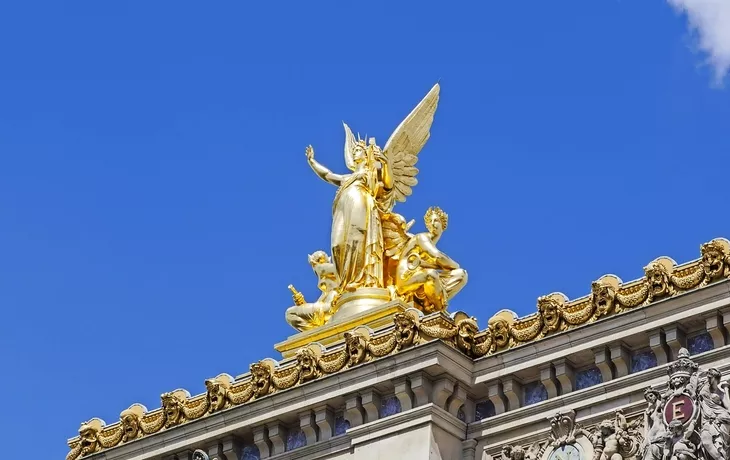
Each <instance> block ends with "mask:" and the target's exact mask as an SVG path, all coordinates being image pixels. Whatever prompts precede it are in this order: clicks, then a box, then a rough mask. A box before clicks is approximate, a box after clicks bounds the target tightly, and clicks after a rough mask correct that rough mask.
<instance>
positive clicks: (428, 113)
mask: <svg viewBox="0 0 730 460" xmlns="http://www.w3.org/2000/svg"><path fill="white" fill-rule="evenodd" d="M440 89H441V88H440V87H439V85H438V83H437V84H436V85H434V87H433V88H431V91H429V92H428V94H427V95H426V97H424V98H423V100H422V101H421V102H420V103H419V104H418V105H417V106H416V108H415V109H413V111H412V112H411V113H410V114H409V115H408V116H407V117H406V118H405V120H403V121H402V122H401V124H400V125H399V126H398V127H397V128H396V129H395V131H394V132H393V134H392V135H391V136H390V139H388V142H387V143H386V144H385V148H384V149H383V154H384V156H385V158H386V159H387V162H388V165H389V166H390V168H389V169H390V173H391V174H392V188H391V189H390V190H388V191H387V193H386V195H385V200H384V204H385V206H384V208H385V210H386V211H389V210H390V209H392V208H393V206H394V205H395V202H396V201H400V202H404V201H406V198H407V197H409V196H410V195H411V193H413V187H414V186H415V185H416V184H417V183H418V180H417V179H416V176H417V175H418V168H416V163H418V154H419V152H420V151H421V149H422V148H423V146H424V145H426V142H427V141H428V138H429V137H430V136H431V125H432V124H433V117H434V114H435V113H436V108H437V107H438V101H439V91H440Z"/></svg>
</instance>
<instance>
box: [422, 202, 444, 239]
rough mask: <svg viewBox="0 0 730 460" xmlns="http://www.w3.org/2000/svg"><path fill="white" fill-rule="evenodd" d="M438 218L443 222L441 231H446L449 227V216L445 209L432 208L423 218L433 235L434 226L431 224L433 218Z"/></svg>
mask: <svg viewBox="0 0 730 460" xmlns="http://www.w3.org/2000/svg"><path fill="white" fill-rule="evenodd" d="M434 215H435V216H436V217H438V219H439V220H440V221H441V231H444V230H446V227H448V226H449V215H448V214H446V213H445V212H444V210H443V209H441V208H439V207H438V206H431V207H430V208H428V210H427V211H426V215H425V216H423V220H424V221H425V222H426V228H427V229H428V231H429V232H431V233H433V224H432V223H431V218H432V216H434Z"/></svg>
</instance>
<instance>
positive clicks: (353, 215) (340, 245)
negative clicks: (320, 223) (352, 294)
mask: <svg viewBox="0 0 730 460" xmlns="http://www.w3.org/2000/svg"><path fill="white" fill-rule="evenodd" d="M375 176H376V174H375V173H374V171H368V170H367V169H364V168H363V169H358V170H357V171H355V172H353V173H352V174H351V175H350V176H349V177H348V178H347V179H346V180H345V182H344V183H343V184H342V185H341V186H340V188H339V189H338V190H337V194H336V195H335V200H334V203H333V205H332V238H331V245H332V259H333V262H334V264H335V267H337V273H338V275H339V277H340V291H342V292H344V291H352V290H354V289H356V288H359V287H383V231H382V226H381V221H380V211H379V210H378V203H377V201H376V199H375V187H376V183H377V182H376V181H377V179H376V177H375Z"/></svg>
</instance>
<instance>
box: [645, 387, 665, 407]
mask: <svg viewBox="0 0 730 460" xmlns="http://www.w3.org/2000/svg"><path fill="white" fill-rule="evenodd" d="M659 398H661V395H660V394H659V392H658V391H657V390H655V389H653V388H647V389H646V391H644V399H646V402H648V403H649V404H654V403H656V402H657V401H659Z"/></svg>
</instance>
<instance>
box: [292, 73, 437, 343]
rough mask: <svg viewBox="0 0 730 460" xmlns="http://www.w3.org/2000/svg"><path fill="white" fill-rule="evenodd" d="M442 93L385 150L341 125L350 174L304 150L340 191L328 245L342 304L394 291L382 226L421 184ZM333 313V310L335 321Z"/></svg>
mask: <svg viewBox="0 0 730 460" xmlns="http://www.w3.org/2000/svg"><path fill="white" fill-rule="evenodd" d="M439 91H440V87H439V85H438V84H436V85H434V87H433V88H432V89H431V91H429V92H428V94H427V95H426V97H424V98H423V100H422V101H421V102H420V103H419V104H418V105H417V106H416V107H415V108H414V109H413V111H411V113H410V114H409V115H408V116H407V117H406V118H405V119H404V120H403V121H402V122H401V124H400V125H399V126H398V127H397V128H396V129H395V131H394V132H393V134H392V135H391V136H390V138H389V139H388V142H386V144H385V148H383V149H381V148H380V147H379V146H378V145H377V144H376V143H375V139H374V138H370V139H369V140H368V141H367V142H366V140H365V139H360V136H359V135H358V136H357V137H355V135H354V134H353V132H352V130H351V129H350V127H349V126H347V124H345V123H343V125H344V128H345V165H346V166H347V168H348V169H349V170H350V172H349V173H347V174H337V173H334V172H332V171H331V170H330V169H328V168H327V167H325V166H323V165H322V164H320V163H319V162H318V161H317V160H315V158H314V148H313V147H312V146H311V145H310V146H308V147H307V148H306V151H305V153H306V157H307V161H308V163H309V165H310V166H311V168H312V170H314V172H315V173H316V174H317V175H318V176H319V177H320V178H321V179H322V180H324V181H325V182H328V183H330V184H332V185H335V186H336V187H337V192H336V193H335V198H334V202H333V205H332V231H331V240H330V243H331V254H332V263H333V264H334V267H335V270H336V272H337V277H338V280H339V285H338V286H337V289H336V290H337V293H338V296H337V297H338V298H340V297H341V298H346V297H347V294H350V293H355V292H359V294H358V298H360V299H362V298H364V297H366V296H365V294H363V292H364V291H363V290H368V291H367V292H368V293H372V292H377V291H378V290H381V291H385V292H386V293H387V292H388V290H389V289H388V288H389V287H390V288H391V289H390V290H391V291H392V284H390V282H389V281H390V279H391V278H392V276H391V274H390V273H388V271H389V269H388V267H387V265H388V261H387V260H386V259H387V256H386V254H385V247H386V245H388V244H390V243H389V242H387V241H385V240H384V235H383V223H384V219H389V218H391V216H393V213H392V211H393V208H394V206H395V203H396V202H404V201H405V200H406V198H407V197H408V196H410V195H411V193H412V192H413V187H414V186H415V185H416V184H417V183H418V180H417V179H416V177H417V176H418V168H416V164H417V163H418V154H419V153H420V151H421V149H422V148H423V146H424V145H425V144H426V142H427V141H428V139H429V137H430V130H431V125H432V123H433V118H434V114H435V113H436V108H437V106H438V101H439ZM353 295H354V294H353ZM336 301H337V300H335V302H336ZM335 310H336V308H335V307H334V305H333V306H332V311H333V312H334V314H335V315H336V314H337V312H336V311H335ZM351 311H352V312H355V311H360V310H351ZM290 313H291V312H290ZM289 316H291V315H289ZM289 316H288V317H289ZM289 322H290V324H292V321H289ZM292 325H294V324H292ZM295 327H296V328H297V329H299V330H302V328H303V327H305V326H302V324H301V322H297V325H296V326H295Z"/></svg>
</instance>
